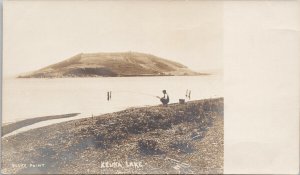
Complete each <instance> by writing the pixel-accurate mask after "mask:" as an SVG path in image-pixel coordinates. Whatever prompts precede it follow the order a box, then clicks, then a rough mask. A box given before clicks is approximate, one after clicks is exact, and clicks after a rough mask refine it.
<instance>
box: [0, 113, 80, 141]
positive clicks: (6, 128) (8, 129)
mask: <svg viewBox="0 0 300 175" xmlns="http://www.w3.org/2000/svg"><path fill="white" fill-rule="evenodd" d="M79 114H80V113H70V114H62V115H49V116H44V117H35V118H30V119H25V120H20V121H17V122H12V123H8V124H5V125H3V126H2V127H1V129H2V130H1V135H2V137H3V136H5V135H7V134H9V133H12V132H13V131H15V130H18V129H20V128H23V127H26V126H30V125H32V124H35V123H38V122H42V121H47V120H54V119H62V118H70V117H75V116H77V115H79Z"/></svg>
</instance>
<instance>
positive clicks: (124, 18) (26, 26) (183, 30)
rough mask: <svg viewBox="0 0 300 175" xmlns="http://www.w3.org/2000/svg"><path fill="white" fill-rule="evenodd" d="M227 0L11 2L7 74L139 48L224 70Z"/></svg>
mask: <svg viewBox="0 0 300 175" xmlns="http://www.w3.org/2000/svg"><path fill="white" fill-rule="evenodd" d="M222 9H223V3H222V2H221V1H29V0H28V1H9V0H8V1H5V2H4V22H3V23H4V24H3V26H4V27H3V31H4V34H3V41H4V44H3V65H4V67H3V74H4V76H11V75H18V74H20V73H24V72H29V71H34V70H37V69H40V68H42V67H45V66H48V65H49V64H53V63H56V62H59V61H62V60H65V59H67V58H70V57H72V56H74V55H76V54H78V53H97V52H124V51H136V52H143V53H149V54H154V55H156V56H159V57H163V58H166V59H170V60H173V61H177V62H180V63H182V64H184V65H186V66H188V67H189V68H191V69H192V70H195V71H204V70H205V71H206V70H219V69H222V68H223V59H222V47H223V46H222V44H223V42H222V39H223V37H222V30H223V29H222V15H223V12H222Z"/></svg>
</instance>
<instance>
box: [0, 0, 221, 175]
mask: <svg viewBox="0 0 300 175" xmlns="http://www.w3.org/2000/svg"><path fill="white" fill-rule="evenodd" d="M222 62H223V61H222V2H209V1H193V2H184V1H141V2H139V1H10V0H8V1H5V2H4V56H3V113H2V114H3V118H2V122H3V123H2V173H4V174H24V173H25V174H28V173H29V174H119V173H126V174H128V173H139V174H141V173H142V174H146V173H147V174H167V173H168V174H169V173H172V174H177V173H189V174H207V173H213V174H216V173H218V174H219V173H223V156H224V146H223V143H224V128H223V122H224V117H223V94H222V92H223V84H222V76H223V75H222V69H223V63H222Z"/></svg>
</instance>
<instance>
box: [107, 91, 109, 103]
mask: <svg viewBox="0 0 300 175" xmlns="http://www.w3.org/2000/svg"><path fill="white" fill-rule="evenodd" d="M107 101H109V92H107Z"/></svg>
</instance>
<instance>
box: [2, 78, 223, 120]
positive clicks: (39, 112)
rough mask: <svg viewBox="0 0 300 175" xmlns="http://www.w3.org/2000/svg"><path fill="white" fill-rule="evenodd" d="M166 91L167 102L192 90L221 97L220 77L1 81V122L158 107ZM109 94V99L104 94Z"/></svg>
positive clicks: (194, 93)
mask: <svg viewBox="0 0 300 175" xmlns="http://www.w3.org/2000/svg"><path fill="white" fill-rule="evenodd" d="M163 89H166V90H167V92H168V94H169V96H170V103H175V102H176V103H177V102H178V99H179V98H185V94H186V90H187V89H189V90H191V100H198V99H203V98H212V97H220V96H222V95H223V94H222V91H223V84H222V77H221V76H216V75H210V76H189V77H188V76H180V77H175V76H174V77H109V78H59V79H16V78H10V79H4V81H3V115H2V118H3V119H2V120H3V123H7V122H14V121H17V120H22V119H27V118H32V117H40V116H47V115H57V114H66V113H81V116H91V115H99V114H103V113H108V112H114V111H118V110H122V109H125V108H128V107H133V106H145V105H157V104H160V101H159V99H157V98H156V97H155V96H162V90H163ZM108 91H111V100H109V101H108V100H107V92H108Z"/></svg>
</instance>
